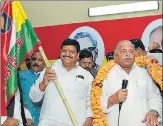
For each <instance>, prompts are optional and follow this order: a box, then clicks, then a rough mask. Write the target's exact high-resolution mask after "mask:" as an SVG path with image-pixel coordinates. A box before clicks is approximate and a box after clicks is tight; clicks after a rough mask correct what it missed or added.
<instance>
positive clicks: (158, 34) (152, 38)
mask: <svg viewBox="0 0 163 126" xmlns="http://www.w3.org/2000/svg"><path fill="white" fill-rule="evenodd" d="M162 27H163V26H159V27H157V28H155V29H153V30H152V32H151V33H150V35H149V48H148V49H149V50H152V49H161V50H162V49H163V40H162Z"/></svg>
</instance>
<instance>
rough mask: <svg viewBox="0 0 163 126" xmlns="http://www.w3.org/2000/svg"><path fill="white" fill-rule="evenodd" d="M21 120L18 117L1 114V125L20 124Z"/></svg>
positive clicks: (11, 125) (16, 125)
mask: <svg viewBox="0 0 163 126" xmlns="http://www.w3.org/2000/svg"><path fill="white" fill-rule="evenodd" d="M18 125H19V122H18V120H17V119H15V118H12V117H7V116H1V126H18Z"/></svg>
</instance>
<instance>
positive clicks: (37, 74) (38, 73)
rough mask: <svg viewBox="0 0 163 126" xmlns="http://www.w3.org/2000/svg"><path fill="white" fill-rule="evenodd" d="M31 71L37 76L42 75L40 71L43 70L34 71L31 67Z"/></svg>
mask: <svg viewBox="0 0 163 126" xmlns="http://www.w3.org/2000/svg"><path fill="white" fill-rule="evenodd" d="M30 72H31V73H32V74H33V75H35V76H39V75H40V73H41V71H39V72H37V73H36V72H34V71H33V70H32V69H30Z"/></svg>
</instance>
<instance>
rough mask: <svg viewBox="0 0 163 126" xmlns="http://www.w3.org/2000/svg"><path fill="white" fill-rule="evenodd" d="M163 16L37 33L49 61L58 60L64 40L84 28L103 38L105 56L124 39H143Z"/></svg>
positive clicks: (38, 30)
mask: <svg viewBox="0 0 163 126" xmlns="http://www.w3.org/2000/svg"><path fill="white" fill-rule="evenodd" d="M162 16H163V15H155V16H145V17H136V18H126V19H118V20H105V21H94V22H82V23H73V24H64V25H56V26H46V27H36V28H35V31H36V34H37V35H38V38H39V39H40V40H41V42H42V45H43V48H44V50H45V53H46V55H47V57H48V59H49V60H54V59H57V58H58V57H59V55H60V45H61V43H62V42H63V40H64V39H66V38H68V37H69V36H70V35H71V33H72V32H73V31H74V30H75V29H77V28H79V27H82V26H89V27H92V28H93V29H95V30H96V31H97V32H98V33H99V34H100V35H101V37H102V39H103V42H104V47H105V54H107V53H108V52H110V51H113V50H114V48H115V46H116V43H117V42H118V41H120V40H124V39H132V38H139V39H141V37H142V34H143V32H144V30H145V28H146V27H147V26H148V25H149V24H150V23H151V22H152V21H154V20H157V19H162Z"/></svg>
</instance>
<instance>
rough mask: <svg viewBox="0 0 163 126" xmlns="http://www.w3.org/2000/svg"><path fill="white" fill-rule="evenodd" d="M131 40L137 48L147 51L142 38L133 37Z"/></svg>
mask: <svg viewBox="0 0 163 126" xmlns="http://www.w3.org/2000/svg"><path fill="white" fill-rule="evenodd" d="M130 41H131V43H132V44H133V45H134V47H135V49H137V48H141V49H142V50H144V51H145V46H144V44H143V42H142V41H141V40H140V39H131V40H130Z"/></svg>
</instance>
